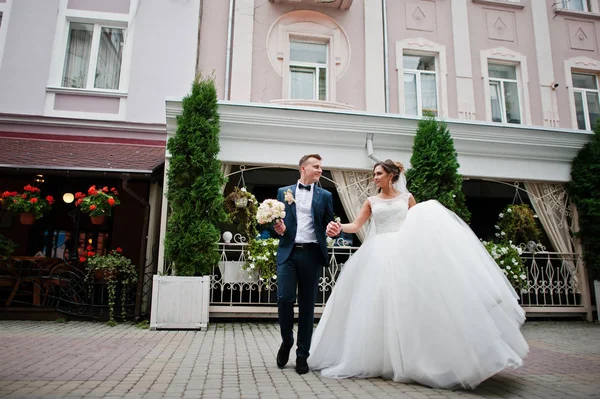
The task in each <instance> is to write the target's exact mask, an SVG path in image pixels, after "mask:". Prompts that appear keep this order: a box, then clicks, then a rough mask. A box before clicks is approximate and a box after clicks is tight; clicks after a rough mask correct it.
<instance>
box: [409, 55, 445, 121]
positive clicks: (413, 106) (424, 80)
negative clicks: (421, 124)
mask: <svg viewBox="0 0 600 399" xmlns="http://www.w3.org/2000/svg"><path fill="white" fill-rule="evenodd" d="M402 62H403V66H404V111H405V112H406V113H407V114H409V115H419V116H421V115H423V111H429V112H431V113H433V115H434V116H437V115H438V98H437V83H436V82H437V77H436V72H435V57H434V56H430V55H410V54H404V56H403V59H402Z"/></svg>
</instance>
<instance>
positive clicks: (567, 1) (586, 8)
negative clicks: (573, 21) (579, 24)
mask: <svg viewBox="0 0 600 399" xmlns="http://www.w3.org/2000/svg"><path fill="white" fill-rule="evenodd" d="M589 3H590V1H589V0H582V4H583V10H577V9H575V8H571V7H570V6H571V4H572V3H571V0H562V8H563V9H565V10H571V11H581V12H590V11H591V10H590V5H591V4H589Z"/></svg>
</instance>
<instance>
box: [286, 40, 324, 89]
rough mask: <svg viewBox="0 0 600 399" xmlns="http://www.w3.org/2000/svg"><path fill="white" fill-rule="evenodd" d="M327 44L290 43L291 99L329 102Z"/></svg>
mask: <svg viewBox="0 0 600 399" xmlns="http://www.w3.org/2000/svg"><path fill="white" fill-rule="evenodd" d="M327 50H328V49H327V44H324V43H308V42H300V41H291V42H290V98H291V99H294V100H321V101H327V100H328V93H327Z"/></svg>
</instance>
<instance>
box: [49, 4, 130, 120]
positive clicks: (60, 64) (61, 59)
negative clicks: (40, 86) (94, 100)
mask: <svg viewBox="0 0 600 399" xmlns="http://www.w3.org/2000/svg"><path fill="white" fill-rule="evenodd" d="M68 2H69V0H60V3H59V9H58V15H57V17H56V18H57V19H56V21H57V22H56V30H55V34H54V44H53V46H52V49H53V51H52V59H51V61H50V73H49V76H48V84H47V87H46V102H45V107H44V115H47V116H57V117H71V118H89V119H98V120H115V119H116V120H124V119H125V112H126V108H127V95H128V90H129V74H130V71H131V59H132V52H133V39H134V29H133V22H134V18H135V15H136V12H135V11H136V10H137V8H138V4H139V2H140V0H131V3H130V7H129V14H119V13H110V12H99V11H85V10H74V9H69V8H68ZM71 22H79V23H89V24H95V25H96V24H97V25H98V26H101V27H107V28H119V29H124V30H125V32H124V40H125V43H124V45H123V55H122V58H121V73H120V76H119V89H118V90H112V89H96V88H93V81H92V84H91V87H89V88H85V89H81V88H74V87H62V80H63V71H64V65H65V58H66V57H65V55H66V52H67V46H68V41H69V32H70V30H69V28H70V24H71ZM95 29H96V26H94V30H95ZM98 29H100V28H98ZM94 39H96V35H94V36H93V37H92V49H91V51H95V52H94V53H90V65H91V64H92V58H93V60H94V62H93V64H94V65H95V64H96V62H95V61H96V60H97V57H98V47H99V42H100V36H99V35H97V39H96V40H97V41H98V43H97V44H96V47H95V50H94ZM95 72H96V71H95V69H94V72H93V74H91V75H90V74H89V73H88V82H89V79H90V78H92V79H93V76H94V75H95ZM86 87H88V85H86ZM56 94H75V95H85V96H94V97H105V98H106V97H117V98H120V103H119V113H118V114H104V113H92V112H78V111H59V110H55V109H54V100H55V96H56Z"/></svg>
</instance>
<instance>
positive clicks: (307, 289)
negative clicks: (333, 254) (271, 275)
mask: <svg viewBox="0 0 600 399" xmlns="http://www.w3.org/2000/svg"><path fill="white" fill-rule="evenodd" d="M320 257H322V255H321V248H320V247H319V244H295V245H294V248H293V250H292V252H291V254H290V256H289V257H288V259H287V260H286V261H285V262H283V263H280V264H278V265H277V308H278V314H279V327H280V330H281V338H282V340H283V344H284V345H285V346H286V347H288V348H291V347H292V346H293V345H294V334H293V327H294V303H295V302H296V288H297V291H298V342H297V344H298V349H297V350H296V356H297V357H303V358H308V356H309V349H310V341H311V338H312V333H313V325H314V315H315V301H316V299H317V287H318V282H319V277H320V276H321V268H322V266H320V265H319V263H320V262H319V259H320Z"/></svg>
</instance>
